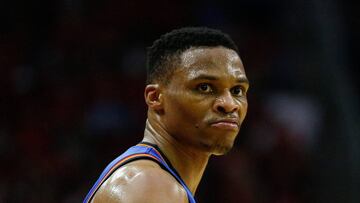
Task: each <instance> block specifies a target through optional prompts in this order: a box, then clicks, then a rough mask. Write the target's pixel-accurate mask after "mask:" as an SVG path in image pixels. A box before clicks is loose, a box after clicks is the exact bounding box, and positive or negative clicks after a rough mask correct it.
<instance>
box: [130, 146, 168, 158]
mask: <svg viewBox="0 0 360 203" xmlns="http://www.w3.org/2000/svg"><path fill="white" fill-rule="evenodd" d="M136 146H143V147H148V148H151V149H153V150H155V152H156V154H158V155H159V156H160V158H161V159H162V160H164V161H165V159H164V158H163V157H162V156H161V153H160V152H159V151H158V150H157V149H156V148H155V147H153V146H151V145H147V144H142V143H140V144H137V145H136Z"/></svg>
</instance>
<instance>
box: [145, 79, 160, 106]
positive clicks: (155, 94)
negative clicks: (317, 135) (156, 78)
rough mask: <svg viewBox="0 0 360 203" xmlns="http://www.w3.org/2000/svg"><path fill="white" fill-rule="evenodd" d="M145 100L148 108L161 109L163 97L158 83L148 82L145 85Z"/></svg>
mask: <svg viewBox="0 0 360 203" xmlns="http://www.w3.org/2000/svg"><path fill="white" fill-rule="evenodd" d="M144 96H145V102H146V104H147V105H148V107H149V108H150V109H153V110H155V111H160V110H162V109H163V98H162V93H161V90H160V87H159V85H158V84H150V85H147V86H146V87H145V92H144Z"/></svg>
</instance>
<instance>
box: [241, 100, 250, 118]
mask: <svg viewBox="0 0 360 203" xmlns="http://www.w3.org/2000/svg"><path fill="white" fill-rule="evenodd" d="M247 109H248V103H247V101H246V100H245V101H242V102H240V109H239V115H240V117H241V122H242V121H243V120H244V119H245V116H246V114H247Z"/></svg>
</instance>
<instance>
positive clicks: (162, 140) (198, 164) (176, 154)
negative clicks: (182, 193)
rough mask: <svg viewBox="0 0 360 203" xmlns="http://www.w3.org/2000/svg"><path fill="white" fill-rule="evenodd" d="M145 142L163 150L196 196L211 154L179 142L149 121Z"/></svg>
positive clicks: (147, 122) (159, 126)
mask: <svg viewBox="0 0 360 203" xmlns="http://www.w3.org/2000/svg"><path fill="white" fill-rule="evenodd" d="M143 141H145V142H150V143H153V144H156V145H157V146H158V147H159V148H160V149H161V151H162V152H163V153H164V154H165V156H166V157H167V158H168V159H169V161H170V162H171V165H172V166H173V167H174V168H175V169H176V171H177V172H178V173H179V175H180V176H181V178H182V179H183V181H184V182H185V184H186V185H187V186H188V188H189V189H190V191H191V192H192V193H193V194H195V191H196V188H197V187H198V185H199V183H200V180H201V177H202V176H203V173H204V171H205V168H206V165H207V163H208V160H209V157H210V154H207V153H204V152H201V151H199V150H196V149H193V148H191V147H190V146H186V145H184V144H183V143H181V142H178V141H177V140H176V139H174V138H173V137H172V136H171V135H170V134H168V133H167V132H166V131H165V129H164V128H163V127H162V126H161V125H159V124H157V123H154V124H153V123H150V122H149V121H146V127H145V133H144V139H143Z"/></svg>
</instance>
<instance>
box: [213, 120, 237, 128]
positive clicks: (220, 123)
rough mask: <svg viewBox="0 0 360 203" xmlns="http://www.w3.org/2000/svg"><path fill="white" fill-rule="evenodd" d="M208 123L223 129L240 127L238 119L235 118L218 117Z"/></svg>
mask: <svg viewBox="0 0 360 203" xmlns="http://www.w3.org/2000/svg"><path fill="white" fill-rule="evenodd" d="M210 125H211V126H212V127H215V128H219V129H223V130H238V129H239V127H240V123H239V120H238V119H236V118H226V119H218V120H216V121H213V122H211V124H210Z"/></svg>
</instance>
